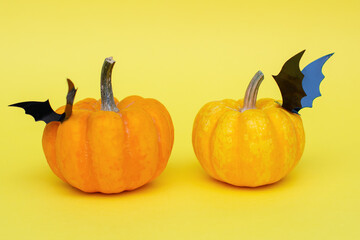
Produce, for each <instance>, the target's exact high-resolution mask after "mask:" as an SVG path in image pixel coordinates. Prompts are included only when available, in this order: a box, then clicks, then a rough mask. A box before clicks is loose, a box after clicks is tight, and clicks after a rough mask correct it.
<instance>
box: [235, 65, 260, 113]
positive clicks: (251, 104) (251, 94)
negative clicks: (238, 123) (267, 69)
mask: <svg viewBox="0 0 360 240" xmlns="http://www.w3.org/2000/svg"><path fill="white" fill-rule="evenodd" d="M263 80H264V74H263V73H262V72H261V71H258V72H257V73H256V74H255V76H254V77H253V78H252V79H251V81H250V83H249V86H248V87H247V89H246V92H245V97H244V106H243V108H241V109H240V112H244V111H246V110H249V109H256V98H257V94H258V91H259V87H260V84H261V82H262V81H263Z"/></svg>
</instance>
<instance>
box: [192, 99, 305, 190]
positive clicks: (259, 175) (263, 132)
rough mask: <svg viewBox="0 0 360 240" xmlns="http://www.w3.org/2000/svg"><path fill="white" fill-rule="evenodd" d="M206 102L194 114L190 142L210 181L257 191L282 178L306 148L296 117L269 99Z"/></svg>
mask: <svg viewBox="0 0 360 240" xmlns="http://www.w3.org/2000/svg"><path fill="white" fill-rule="evenodd" d="M243 105H244V101H243V100H240V101H235V100H229V99H227V100H223V101H216V102H210V103H207V104H206V105H205V106H203V107H202V109H201V110H200V111H199V113H198V114H197V116H196V118H195V121H194V126H193V135H192V142H193V147H194V151H195V154H196V156H197V158H198V160H199V162H200V164H201V165H202V167H203V168H204V169H205V171H206V172H207V173H208V174H209V175H210V176H211V177H213V178H215V179H217V180H219V181H223V182H226V183H229V184H232V185H235V186H246V187H257V186H262V185H266V184H271V183H274V182H277V181H279V180H280V179H282V178H283V177H285V176H286V175H287V174H288V173H289V172H290V171H291V170H292V169H293V168H294V167H295V165H296V164H297V163H298V161H299V160H300V158H301V156H302V153H303V151H304V145H305V135H304V128H303V124H302V120H301V117H300V115H298V114H294V113H290V112H288V111H287V110H285V109H283V108H282V107H281V106H280V105H279V104H278V103H276V102H275V100H273V99H261V100H258V101H256V109H248V110H245V111H243V112H241V111H240V109H242V108H243Z"/></svg>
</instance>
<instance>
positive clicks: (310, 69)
mask: <svg viewBox="0 0 360 240" xmlns="http://www.w3.org/2000/svg"><path fill="white" fill-rule="evenodd" d="M333 54H334V53H331V54H328V55H326V56H323V57H321V58H319V59H317V60H315V61H313V62H312V63H310V64H309V65H307V66H306V67H305V68H304V69H303V70H302V73H303V74H304V79H303V81H302V86H303V89H304V91H305V93H306V96H305V97H303V98H302V99H301V105H302V107H303V108H304V107H309V108H311V107H312V104H313V101H314V99H315V98H317V97H320V96H321V93H320V89H319V87H320V83H321V81H322V80H323V79H324V78H325V76H324V74H323V73H322V67H323V66H324V64H325V62H326V61H327V60H328V59H329V58H330V57H331V56H332V55H333Z"/></svg>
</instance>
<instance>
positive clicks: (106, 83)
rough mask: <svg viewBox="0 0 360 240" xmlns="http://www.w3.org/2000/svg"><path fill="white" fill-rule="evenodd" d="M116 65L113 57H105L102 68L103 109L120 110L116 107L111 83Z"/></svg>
mask: <svg viewBox="0 0 360 240" xmlns="http://www.w3.org/2000/svg"><path fill="white" fill-rule="evenodd" d="M114 65H115V60H114V59H113V58H112V57H108V58H106V59H105V61H104V64H103V66H102V70H101V86H100V87H101V110H102V111H113V112H119V109H118V108H117V107H116V104H115V100H114V96H113V90H112V85H111V73H112V69H113V67H114Z"/></svg>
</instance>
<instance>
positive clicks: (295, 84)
mask: <svg viewBox="0 0 360 240" xmlns="http://www.w3.org/2000/svg"><path fill="white" fill-rule="evenodd" d="M304 52H305V50H304V51H301V52H299V53H298V54H296V55H295V56H293V57H292V58H290V59H289V60H287V61H286V62H285V64H284V66H283V67H282V69H281V71H280V73H279V74H278V75H277V76H273V78H274V79H275V81H276V83H277V85H278V86H279V88H280V92H281V96H282V99H283V103H282V107H283V108H285V109H286V110H288V111H291V112H294V109H301V108H302V105H301V99H302V98H303V97H305V96H306V93H305V91H304V89H303V87H302V80H303V78H304V74H302V72H301V71H300V67H299V63H300V59H301V57H302V55H303V54H304ZM295 113H297V112H296V111H295Z"/></svg>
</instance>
